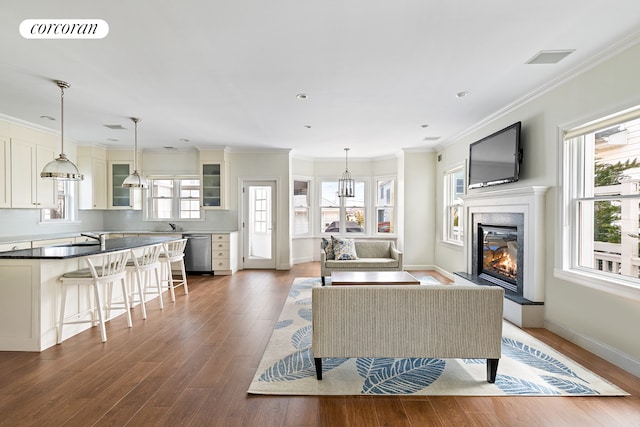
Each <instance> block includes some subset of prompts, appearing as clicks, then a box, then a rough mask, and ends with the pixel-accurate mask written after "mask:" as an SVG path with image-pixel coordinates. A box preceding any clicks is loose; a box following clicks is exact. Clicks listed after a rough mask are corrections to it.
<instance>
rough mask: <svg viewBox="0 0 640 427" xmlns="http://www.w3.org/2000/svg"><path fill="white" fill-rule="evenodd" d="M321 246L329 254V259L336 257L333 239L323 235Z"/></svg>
mask: <svg viewBox="0 0 640 427" xmlns="http://www.w3.org/2000/svg"><path fill="white" fill-rule="evenodd" d="M320 247H321V248H322V249H323V250H324V251H325V253H326V254H327V259H336V257H335V256H334V255H333V240H331V239H327V238H324V237H323V238H322V241H321V242H320Z"/></svg>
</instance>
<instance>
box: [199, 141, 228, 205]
mask: <svg viewBox="0 0 640 427" xmlns="http://www.w3.org/2000/svg"><path fill="white" fill-rule="evenodd" d="M226 154H227V153H226V150H200V173H201V174H202V176H201V185H202V191H201V193H200V194H201V196H200V197H201V200H200V204H201V206H202V208H203V209H226V201H225V197H226V188H225V183H226V176H225V168H226Z"/></svg>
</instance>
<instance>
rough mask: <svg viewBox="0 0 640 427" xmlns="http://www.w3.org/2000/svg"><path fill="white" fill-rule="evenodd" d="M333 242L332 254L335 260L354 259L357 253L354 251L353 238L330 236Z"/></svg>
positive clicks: (356, 257)
mask: <svg viewBox="0 0 640 427" xmlns="http://www.w3.org/2000/svg"><path fill="white" fill-rule="evenodd" d="M331 241H332V243H333V255H334V256H335V259H336V260H343V261H344V260H356V259H358V254H357V253H356V245H355V242H354V241H353V239H343V238H341V237H333V236H331Z"/></svg>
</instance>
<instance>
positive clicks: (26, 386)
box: [0, 263, 640, 427]
mask: <svg viewBox="0 0 640 427" xmlns="http://www.w3.org/2000/svg"><path fill="white" fill-rule="evenodd" d="M319 271H320V267H319V265H318V263H307V264H301V265H296V266H294V268H293V269H292V270H290V271H263V270H253V271H241V272H238V273H236V274H234V275H233V276H220V277H206V276H190V277H189V295H188V296H185V295H183V294H182V289H179V290H178V295H177V301H176V303H175V304H173V303H171V302H168V298H166V293H165V308H164V310H160V309H159V305H158V304H157V301H153V302H151V303H150V304H148V305H147V311H148V317H147V319H146V320H143V319H142V318H141V316H140V310H139V309H138V308H136V309H134V311H133V317H134V319H133V328H131V329H129V328H127V327H126V322H125V321H124V319H121V318H116V319H113V320H111V321H110V322H108V325H107V334H108V341H107V342H106V343H104V344H103V343H101V342H100V334H99V331H98V329H97V328H92V329H91V330H89V331H85V332H83V333H81V334H79V335H77V336H75V337H73V338H70V339H68V340H66V341H64V342H63V343H62V344H61V345H58V346H55V347H53V348H50V349H48V350H46V351H43V352H42V353H22V352H0V425H2V426H13V425H36V426H62V425H69V426H90V425H112V426H121V425H131V426H148V425H167V426H177V425H179V426H366V427H369V426H456V427H458V426H509V427H510V426H581V427H587V426H640V378H638V377H635V376H633V375H631V374H629V373H626V372H625V371H623V370H621V369H618V368H616V367H615V366H613V365H611V364H610V363H607V362H605V361H604V360H602V359H600V358H598V357H596V356H594V355H592V354H591V353H588V352H586V351H584V350H582V349H580V348H579V347H577V346H575V345H573V344H571V343H569V342H567V341H565V340H563V339H562V338H560V337H558V336H556V335H554V334H552V333H551V332H548V331H546V330H542V329H533V330H528V332H530V333H531V334H532V335H534V336H536V337H537V338H539V339H540V340H542V341H544V342H546V343H547V344H549V345H551V346H553V347H554V348H556V349H558V350H560V351H561V352H563V353H564V354H566V355H568V356H570V357H571V358H573V359H574V360H575V361H577V362H578V363H581V364H582V365H584V366H585V367H587V368H589V369H591V370H593V371H594V372H596V373H598V374H599V375H601V376H602V377H604V378H606V379H608V380H610V381H612V382H614V383H615V384H617V385H618V386H620V387H622V388H623V389H624V390H626V391H627V392H629V393H631V396H627V397H368V396H344V397H342V396H339V397H304V396H254V395H248V394H247V393H246V390H247V388H248V386H249V383H250V382H251V379H252V378H253V375H254V373H255V370H256V367H257V365H258V362H259V361H260V358H261V356H262V353H263V350H264V348H265V346H266V344H267V341H268V339H269V337H270V335H271V331H272V330H273V326H274V323H275V322H276V320H277V318H278V315H279V313H280V310H281V308H282V306H283V304H284V301H285V298H286V295H287V291H288V289H289V286H290V284H291V282H292V280H293V278H295V277H310V276H317V275H318V274H319ZM429 274H431V275H434V276H437V277H439V278H440V279H444V278H443V277H442V276H439V275H438V274H437V273H434V272H429Z"/></svg>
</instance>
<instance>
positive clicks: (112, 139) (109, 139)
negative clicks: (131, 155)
mask: <svg viewBox="0 0 640 427" xmlns="http://www.w3.org/2000/svg"><path fill="white" fill-rule="evenodd" d="M107 141H111V142H118V141H120V140H119V139H115V138H107Z"/></svg>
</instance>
